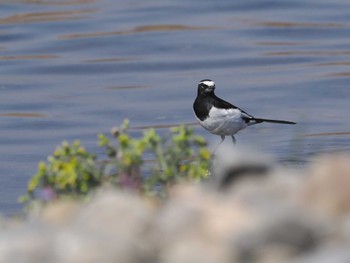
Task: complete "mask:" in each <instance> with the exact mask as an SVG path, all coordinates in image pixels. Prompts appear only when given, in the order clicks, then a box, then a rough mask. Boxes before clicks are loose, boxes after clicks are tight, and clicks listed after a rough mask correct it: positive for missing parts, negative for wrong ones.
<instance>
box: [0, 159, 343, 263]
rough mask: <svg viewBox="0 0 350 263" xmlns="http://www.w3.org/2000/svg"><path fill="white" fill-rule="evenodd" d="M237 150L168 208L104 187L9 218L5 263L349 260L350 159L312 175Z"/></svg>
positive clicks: (4, 226) (316, 166)
mask: <svg viewBox="0 0 350 263" xmlns="http://www.w3.org/2000/svg"><path fill="white" fill-rule="evenodd" d="M229 156H230V157H229V158H227V157H226V158H224V157H220V158H219V159H218V162H219V163H217V164H215V169H214V172H215V175H212V178H210V179H209V180H208V182H206V183H205V184H204V185H193V184H192V185H178V186H176V187H174V188H173V189H172V190H171V193H170V197H169V199H168V200H167V201H165V203H163V204H158V203H156V202H153V201H152V200H149V199H147V200H146V199H144V198H141V197H139V196H135V195H131V194H129V193H124V192H118V191H112V190H101V191H100V192H99V193H97V194H96V196H95V197H93V199H92V200H91V202H88V203H74V202H63V201H62V202H56V203H53V204H51V205H49V206H47V207H45V208H42V209H40V210H39V211H38V210H37V211H33V212H31V214H29V215H28V218H27V219H26V220H25V221H23V222H19V223H17V222H14V221H11V220H2V221H1V224H0V262H2V263H13V262H16V263H20V262H33V263H34V262H35V263H41V262H43V263H44V262H45V263H46V262H52V263H56V262H57V263H58V262H65V263H73V262H74V263H88V262H89V263H90V262H91V263H92V262H94V263H95V262H104V263H109V262H123V263H136V262H142V263H143V262H159V263H193V262H199V263H217V262H220V263H226V262H227V263H229V262H237V263H249V262H261V263H270V262H271V263H273V262H291V263H322V262H327V263H329V262H332V263H346V262H350V156H348V155H329V156H322V157H319V158H317V159H315V160H314V161H313V162H312V163H311V165H310V167H309V168H308V169H305V170H303V171H300V170H286V169H283V168H281V167H278V166H276V165H274V164H273V162H271V160H269V159H267V158H261V157H258V156H252V155H246V158H245V159H244V158H243V159H242V156H244V155H242V153H241V154H239V155H237V156H236V155H234V154H232V155H231V154H230V155H229ZM239 156H240V157H239ZM233 160H235V161H233Z"/></svg>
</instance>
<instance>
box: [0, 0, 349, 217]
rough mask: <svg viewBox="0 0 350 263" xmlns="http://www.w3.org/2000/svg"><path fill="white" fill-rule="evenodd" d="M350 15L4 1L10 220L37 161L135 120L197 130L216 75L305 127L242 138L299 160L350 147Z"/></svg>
mask: <svg viewBox="0 0 350 263" xmlns="http://www.w3.org/2000/svg"><path fill="white" fill-rule="evenodd" d="M349 8H350V3H349V2H348V1H346V0H336V1H331V2H330V1H325V0H310V1H301V0H300V1H296V0H286V1H259V0H249V1H228V0H222V1H203V0H201V1H198V0H197V1H196V0H192V1H183V0H175V1H156V0H149V1H130V0H128V1H127V0H124V1H123V0H120V1H117V0H100V1H98V0H67V1H64V0H36V1H35V0H17V1H13V0H11V1H10V0H7V1H6V0H5V1H2V2H1V4H0V94H1V95H0V174H1V176H0V212H1V213H3V214H12V213H16V212H18V211H20V209H21V205H19V204H17V201H16V199H17V197H18V196H19V195H21V194H23V193H25V191H26V183H27V181H28V180H29V178H30V177H31V175H32V174H33V173H35V171H36V167H37V163H38V162H39V161H40V160H43V159H45V158H46V156H47V155H48V154H50V153H52V151H53V149H54V148H55V146H56V145H58V144H59V143H60V142H61V141H62V140H69V141H72V140H73V139H77V138H78V139H80V140H81V141H82V143H83V144H84V145H85V146H87V147H88V148H89V149H91V150H94V151H96V150H97V146H96V134H98V133H100V132H105V133H107V132H108V131H109V130H110V128H111V127H113V126H116V125H119V124H120V123H121V122H122V120H123V119H124V118H129V119H130V120H131V124H132V125H134V126H153V125H166V124H179V123H190V122H193V121H194V116H193V113H192V103H193V100H194V97H195V95H196V86H197V83H198V81H199V80H201V79H203V78H211V79H213V80H215V81H216V84H217V94H218V95H219V96H221V97H224V98H227V100H229V101H231V102H232V103H233V104H236V105H238V106H240V107H241V108H243V109H244V110H246V111H247V112H248V113H251V114H252V115H255V116H259V117H266V118H277V119H287V120H292V121H298V123H299V124H298V125H297V126H293V127H291V126H286V125H267V124H266V125H260V126H255V127H250V128H249V129H246V130H244V131H242V132H241V133H240V134H239V135H237V141H238V143H240V144H243V145H251V146H254V147H256V148H258V149H260V150H262V151H264V152H267V153H269V154H272V155H274V156H275V158H276V159H278V160H280V161H281V162H285V163H287V164H288V163H290V164H292V163H294V162H295V163H297V164H298V163H302V162H304V161H307V160H308V159H309V158H310V156H313V155H314V154H316V153H319V152H329V151H334V150H335V151H339V150H345V151H346V150H349V149H350V144H349V137H350V135H349V131H350V119H349V118H348V113H349V110H350V106H349V102H348V100H349V99H348V98H349V96H350V89H349V87H348V86H349V84H350V83H349V82H350V81H349V76H350V68H349V65H350V58H349V56H350V49H349V46H350V28H349V27H350V16H349V12H348V10H349ZM195 129H196V132H198V133H199V134H201V135H203V136H205V137H206V138H207V139H209V140H211V141H212V142H213V144H215V143H217V142H219V138H216V137H215V136H212V135H210V134H208V133H207V132H206V131H204V130H203V129H202V128H200V127H198V126H196V127H195ZM337 132H338V133H340V134H336V133H337ZM305 135H307V136H305ZM310 135H311V136H310ZM322 135H323V136H322Z"/></svg>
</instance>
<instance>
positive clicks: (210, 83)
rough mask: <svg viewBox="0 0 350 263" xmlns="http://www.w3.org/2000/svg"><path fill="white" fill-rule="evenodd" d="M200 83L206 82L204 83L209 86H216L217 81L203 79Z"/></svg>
mask: <svg viewBox="0 0 350 263" xmlns="http://www.w3.org/2000/svg"><path fill="white" fill-rule="evenodd" d="M199 83H201V84H204V85H206V86H208V87H212V86H215V82H214V81H212V80H205V81H201V82H199Z"/></svg>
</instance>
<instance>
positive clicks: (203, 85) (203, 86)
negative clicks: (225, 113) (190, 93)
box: [198, 79, 215, 95]
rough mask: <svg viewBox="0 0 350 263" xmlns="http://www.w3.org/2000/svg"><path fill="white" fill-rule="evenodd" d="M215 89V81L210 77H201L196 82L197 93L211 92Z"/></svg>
mask: <svg viewBox="0 0 350 263" xmlns="http://www.w3.org/2000/svg"><path fill="white" fill-rule="evenodd" d="M214 89H215V82H214V81H212V80H210V79H203V80H201V81H200V82H199V84H198V95H199V94H204V95H205V94H212V93H213V92H214Z"/></svg>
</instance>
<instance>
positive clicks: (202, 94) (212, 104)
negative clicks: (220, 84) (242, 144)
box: [193, 79, 296, 153]
mask: <svg viewBox="0 0 350 263" xmlns="http://www.w3.org/2000/svg"><path fill="white" fill-rule="evenodd" d="M214 90H215V82H214V81H212V80H210V79H203V80H201V81H200V82H199V84H198V94H197V98H196V100H195V101H194V103H193V110H194V113H195V115H196V117H197V119H198V121H199V124H200V125H201V126H202V127H203V128H204V129H206V130H207V131H209V132H211V133H213V134H216V135H220V136H221V142H220V143H219V145H218V146H217V147H216V149H215V151H216V150H217V149H218V148H219V146H220V145H221V143H222V142H223V141H224V140H225V136H231V138H232V142H233V144H235V143H236V139H235V137H234V135H235V134H236V133H237V132H238V131H240V130H242V129H244V128H246V127H248V126H251V125H254V124H258V123H262V122H270V123H281V124H296V123H295V122H291V121H283V120H270V119H261V118H255V117H253V116H252V115H250V114H248V113H246V112H245V111H244V110H241V109H240V108H238V107H236V106H234V105H232V104H231V103H229V102H227V101H224V100H223V99H220V98H219V97H217V96H216V95H215V93H214ZM215 151H214V153H215Z"/></svg>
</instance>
